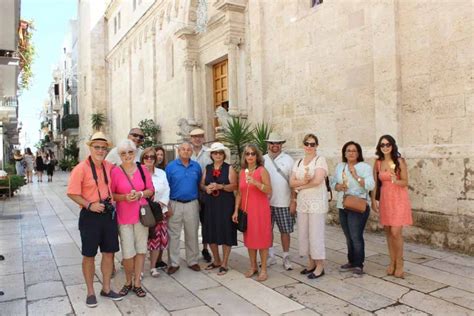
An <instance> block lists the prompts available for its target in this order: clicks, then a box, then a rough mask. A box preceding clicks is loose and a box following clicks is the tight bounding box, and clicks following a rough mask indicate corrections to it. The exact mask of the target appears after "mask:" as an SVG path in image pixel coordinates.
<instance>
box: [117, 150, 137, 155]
mask: <svg viewBox="0 0 474 316" xmlns="http://www.w3.org/2000/svg"><path fill="white" fill-rule="evenodd" d="M126 155H129V156H131V155H135V152H134V151H133V150H129V151H123V152H121V153H120V156H122V157H124V156H126Z"/></svg>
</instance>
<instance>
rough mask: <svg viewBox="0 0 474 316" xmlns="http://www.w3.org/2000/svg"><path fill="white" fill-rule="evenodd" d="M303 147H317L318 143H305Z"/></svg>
mask: <svg viewBox="0 0 474 316" xmlns="http://www.w3.org/2000/svg"><path fill="white" fill-rule="evenodd" d="M303 145H305V146H306V147H308V146H309V147H316V143H310V142H303Z"/></svg>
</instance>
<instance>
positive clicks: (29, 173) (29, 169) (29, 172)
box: [24, 147, 35, 183]
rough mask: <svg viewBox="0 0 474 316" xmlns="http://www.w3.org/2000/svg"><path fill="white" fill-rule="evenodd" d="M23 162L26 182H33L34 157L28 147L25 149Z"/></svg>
mask: <svg viewBox="0 0 474 316" xmlns="http://www.w3.org/2000/svg"><path fill="white" fill-rule="evenodd" d="M24 161H25V163H26V182H27V183H31V182H33V166H34V163H35V156H33V153H32V152H31V149H30V148H29V147H28V148H26V149H25V156H24Z"/></svg>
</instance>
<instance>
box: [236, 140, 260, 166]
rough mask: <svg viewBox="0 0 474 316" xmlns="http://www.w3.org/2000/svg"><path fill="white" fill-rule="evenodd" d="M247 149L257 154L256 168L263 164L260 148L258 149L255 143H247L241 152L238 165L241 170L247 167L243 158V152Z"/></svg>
mask: <svg viewBox="0 0 474 316" xmlns="http://www.w3.org/2000/svg"><path fill="white" fill-rule="evenodd" d="M247 149H251V150H252V151H253V152H255V153H256V154H257V156H256V157H257V159H256V163H257V168H258V167H260V166H263V165H264V160H263V155H262V152H261V151H260V149H258V147H257V145H255V144H248V145H246V146H245V147H244V152H243V153H242V159H241V161H240V167H241V168H242V170H243V169H246V168H248V165H247V160H245V153H246V152H247Z"/></svg>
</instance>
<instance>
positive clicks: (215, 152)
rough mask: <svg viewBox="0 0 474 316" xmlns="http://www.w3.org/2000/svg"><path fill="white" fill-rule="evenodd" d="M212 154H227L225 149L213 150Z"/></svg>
mask: <svg viewBox="0 0 474 316" xmlns="http://www.w3.org/2000/svg"><path fill="white" fill-rule="evenodd" d="M212 154H218V155H225V152H223V151H213V152H212Z"/></svg>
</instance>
